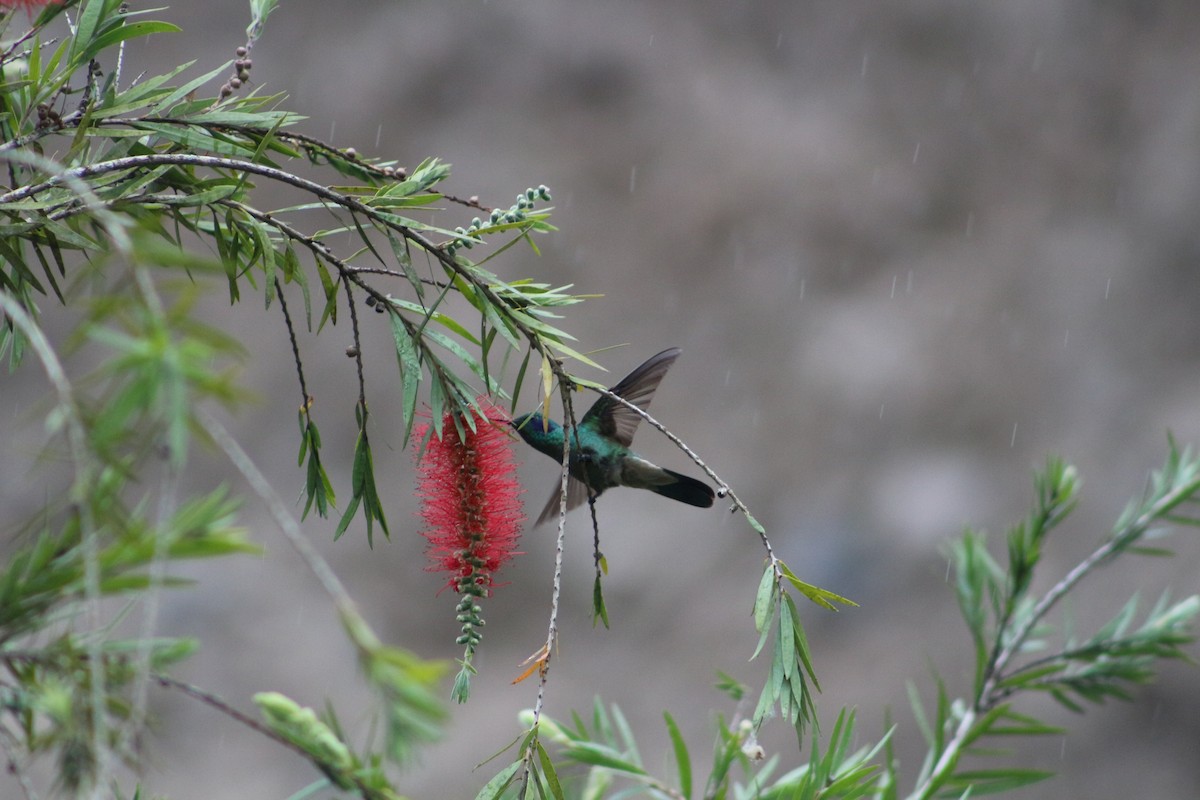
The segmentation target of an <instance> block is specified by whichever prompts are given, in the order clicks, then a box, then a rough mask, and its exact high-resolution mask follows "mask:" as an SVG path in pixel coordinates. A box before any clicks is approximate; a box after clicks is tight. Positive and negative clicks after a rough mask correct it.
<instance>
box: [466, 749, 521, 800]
mask: <svg viewBox="0 0 1200 800" xmlns="http://www.w3.org/2000/svg"><path fill="white" fill-rule="evenodd" d="M524 764H525V762H524V760H522V759H518V760H516V761H514V762H512V763H511V764H509V765H508V766H507V767H505V768H504V769H502V770H500V771H499V772H498V773H496V776H495V777H493V778H492V779H491V780H490V781H488V782H487V783H486V784H484V786H483V788H482V789H480V790H479V794H477V795H475V800H499V798H500V797H501V796H502V795H503V794H504V792H505V791H506V790H507V789H508V787H509V786H511V785H512V782H513V781H514V780H516V777H517V771H518V770H520V769H521V767H522V766H523V765H524Z"/></svg>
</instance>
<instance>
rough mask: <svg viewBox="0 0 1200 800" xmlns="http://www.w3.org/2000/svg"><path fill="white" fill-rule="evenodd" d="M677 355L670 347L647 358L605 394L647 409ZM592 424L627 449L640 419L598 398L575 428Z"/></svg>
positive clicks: (624, 409)
mask: <svg viewBox="0 0 1200 800" xmlns="http://www.w3.org/2000/svg"><path fill="white" fill-rule="evenodd" d="M681 352H683V351H681V350H680V349H679V348H678V347H672V348H670V349H667V350H663V351H662V352H661V353H659V354H658V355H654V356H650V358H648V359H646V361H645V362H644V363H643V364H642V365H641V366H640V367H638V368H637V369H635V370H634V371H633V372H631V373H629V374H628V375H626V376H625V377H624V378H623V379H622V380H621V382H620V383H618V384H617V385H616V386H614V387H612V388H611V389H609V391H610V392H612V393H613V394H615V395H617V396H618V397H623V398H625V399H626V400H628V401H629V402H631V403H633V404H634V405H635V406H637V407H638V408H640V409H642V410H645V409H647V408H649V407H650V400H651V399H653V397H654V392H655V390H656V389H658V384H659V383H661V382H662V379H663V376H664V375H666V374H667V370H669V369H670V368H671V365H672V364H674V363H675V359H677V358H679V354H680V353H681ZM592 420H595V421H596V422H595V424H597V426H598V430H599V431H600V433H602V434H604V435H605V436H611V437H613V438H615V439H616V440H617V441H618V442H620V443H621V444H622V445H624V446H625V447H629V446H630V445H631V444H633V434H634V432H635V431H636V430H637V426H638V423H639V422H641V421H642V418H641V416H640V415H638V414H637V413H635V412H634V411H631V410H630V409H628V408H626V407H625V406H623V405H621V404H620V403H618V402H617V401H616V400H613V399H612V398H611V397H603V396H602V397H601V398H600V399H599V400H597V401H596V402H595V404H594V405H592V407H591V408H589V409H588V412H587V413H586V414H584V415H583V419H582V420H581V421H580V423H579V424H580V425H581V426H586V425H588V424H589V423H591V422H592ZM568 499H569V493H568ZM582 499H583V500H586V499H587V492H586V491H584V493H583V498H582ZM581 502H582V500H581Z"/></svg>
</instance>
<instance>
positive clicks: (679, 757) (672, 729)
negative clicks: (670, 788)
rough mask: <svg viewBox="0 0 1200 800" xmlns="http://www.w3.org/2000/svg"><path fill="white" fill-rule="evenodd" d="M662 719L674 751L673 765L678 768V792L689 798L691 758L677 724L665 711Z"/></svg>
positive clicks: (690, 789)
mask: <svg viewBox="0 0 1200 800" xmlns="http://www.w3.org/2000/svg"><path fill="white" fill-rule="evenodd" d="M663 720H665V721H666V723H667V735H668V736H670V738H671V747H672V749H673V750H674V751H675V766H676V768H677V769H678V770H679V792H680V794H682V795H683V796H684V798H688V800H690V798H691V796H692V759H691V756H690V755H688V749H687V745H686V744H685V743H684V741H683V736H682V735H681V734H680V733H679V726H678V725H676V724H675V720H674V719H673V718H672V717H671V714H670V713H669V712H667V711H664V712H663Z"/></svg>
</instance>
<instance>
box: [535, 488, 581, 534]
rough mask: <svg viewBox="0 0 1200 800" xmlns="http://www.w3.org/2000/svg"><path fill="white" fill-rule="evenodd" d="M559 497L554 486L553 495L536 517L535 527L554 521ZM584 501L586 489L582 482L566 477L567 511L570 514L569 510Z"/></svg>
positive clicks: (559, 493)
mask: <svg viewBox="0 0 1200 800" xmlns="http://www.w3.org/2000/svg"><path fill="white" fill-rule="evenodd" d="M560 497H562V493H561V492H559V490H558V487H557V486H555V487H554V493H553V494H551V495H550V499H549V500H547V501H546V507H545V508H543V509H542V513H541V514H539V515H538V518H537V522H535V523H534V525H535V526H537V525H541V524H542V523H543V522H546V521H547V520H551V519H555V518H557V517H558V508H559V498H560ZM584 500H587V487H586V486H584V485H583V481H577V480H575V479H574V478H571V477H568V478H567V511H568V512H570V511H571V509H573V508H576V507H577V506H580V505H582V504H583V501H584Z"/></svg>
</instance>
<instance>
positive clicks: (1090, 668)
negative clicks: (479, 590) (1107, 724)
mask: <svg viewBox="0 0 1200 800" xmlns="http://www.w3.org/2000/svg"><path fill="white" fill-rule="evenodd" d="M1079 487H1080V481H1079V477H1078V475H1077V474H1076V472H1075V469H1074V468H1073V467H1071V466H1070V465H1067V464H1065V463H1063V462H1062V461H1060V460H1057V459H1052V460H1050V462H1049V463H1048V464H1047V467H1046V469H1045V470H1044V471H1042V472H1039V473H1037V474H1036V475H1035V476H1034V496H1035V502H1034V507H1033V509H1032V510H1031V512H1030V514H1029V516H1028V517H1027V518H1026V519H1025V520H1024V521H1022V522H1021V523H1019V524H1018V525H1016V526H1014V527H1013V528H1012V529H1011V530H1010V531H1009V534H1008V537H1007V542H1008V549H1007V561H1006V562H1005V563H1001V562H1000V561H998V560H997V559H996V558H994V557H993V556H992V555H991V554H990V553H989V552H988V550H987V549H986V537H985V536H984V535H983V534H982V533H979V532H976V531H972V530H967V531H965V532H964V534H963V535H962V536H961V537H960V538H959V539H957V540H955V541H954V542H952V543H951V544H950V546H949V553H950V556H951V560H952V565H953V568H954V588H955V593H956V596H957V599H958V604H959V608H960V609H961V611H962V615H963V619H964V620H965V621H966V623H967V628H968V630H969V633H970V641H971V643H972V649H973V652H974V653H975V656H976V671H975V680H974V681H973V682H972V686H971V691H970V692H969V693H967V694H966V695H965V696H963V697H957V698H956V697H952V695H951V693H950V690H949V688H948V687H947V686H946V684H945V683H944V682H943V681H942V680H941V679H937V680H936V681H935V685H936V697H935V702H934V704H933V705H934V707H933V709H932V712H930V711H929V710H927V709H926V707H925V704H924V703H923V702H922V701H921V698H920V695H919V692H918V690H917V689H916V687H915V686H910V688H909V695H910V700H911V702H912V706H913V715H914V718H915V722H916V727H917V729H918V731H919V732H920V734H921V735H922V737H923V738H924V740H925V744H926V748H927V753H926V757H925V760H924V763H923V764H922V766H921V768H920V770H919V771H918V773H917V775H915V776H914V783H913V788H912V790H911V792H910V793H909V794H907V795H904V796H906V797H908V798H910V799H912V800H916V798H932V797H966V796H975V795H982V794H994V793H1000V792H1006V791H1011V790H1013V789H1017V788H1020V787H1023V786H1028V785H1030V784H1032V783H1036V782H1039V781H1043V780H1046V779H1048V778H1050V777H1052V773H1050V772H1046V771H1043V770H1036V769H1029V768H1025V767H1021V766H1019V765H1004V766H991V765H989V766H984V767H980V766H975V762H977V761H980V760H985V761H988V762H992V761H994V759H995V758H996V756H997V755H1000V754H1003V752H1004V751H1003V750H998V749H997V748H996V747H995V746H994V742H995V741H997V740H1000V741H1005V742H1012V741H1014V740H1016V739H1017V738H1019V737H1039V736H1046V735H1062V734H1063V733H1064V732H1065V731H1064V730H1063V729H1062V728H1059V727H1057V726H1054V725H1050V724H1047V723H1045V722H1043V721H1042V720H1039V719H1037V718H1036V717H1034V716H1031V715H1029V714H1028V713H1026V712H1023V711H1020V710H1018V708H1017V707H1016V704H1017V702H1018V700H1019V699H1020V698H1021V697H1022V696H1023V695H1027V694H1029V693H1032V692H1045V693H1048V694H1049V695H1050V696H1052V697H1054V698H1055V699H1056V700H1058V701H1059V702H1060V703H1061V704H1063V705H1064V706H1065V707H1067V708H1069V709H1071V710H1073V711H1078V712H1080V713H1082V712H1084V711H1086V705H1087V704H1088V703H1099V702H1103V701H1104V700H1105V699H1107V698H1110V697H1113V698H1118V699H1123V700H1128V699H1131V698H1132V692H1131V689H1132V688H1133V687H1134V686H1137V685H1141V684H1146V683H1149V682H1151V681H1152V680H1153V679H1154V667H1155V665H1156V663H1157V662H1158V661H1160V660H1161V659H1179V658H1187V653H1186V651H1185V650H1184V648H1185V647H1186V646H1187V645H1189V644H1191V643H1192V642H1194V641H1195V633H1194V626H1195V620H1196V617H1197V615H1198V614H1200V597H1198V596H1191V597H1188V598H1186V599H1184V600H1182V601H1179V602H1171V601H1170V600H1169V599H1168V598H1167V597H1166V596H1165V595H1164V596H1163V597H1162V598H1160V599H1159V600H1158V601H1157V602H1156V603H1155V604H1154V606H1153V607H1152V608H1151V609H1150V610H1149V611H1148V612H1147V613H1146V614H1144V615H1143V616H1142V617H1141V621H1140V623H1139V622H1138V618H1139V615H1138V611H1137V609H1138V605H1139V604H1138V599H1137V597H1134V598H1132V599H1130V600H1129V601H1128V602H1127V603H1125V604H1123V605H1122V606H1121V607H1120V608H1119V609H1118V610H1117V611H1116V613H1115V614H1114V616H1113V617H1112V618H1111V619H1110V620H1109V621H1108V622H1107V623H1105V624H1103V625H1101V626H1099V627H1098V628H1097V629H1096V630H1095V631H1094V632H1093V633H1091V634H1090V635H1088V636H1086V637H1082V638H1081V637H1077V636H1076V635H1074V634H1072V633H1065V632H1064V633H1062V634H1061V636H1060V637H1059V638H1060V640H1061V641H1060V642H1059V643H1058V644H1051V642H1052V641H1053V640H1054V638H1055V635H1056V634H1057V633H1058V629H1057V628H1056V626H1054V625H1052V624H1051V623H1050V621H1049V620H1048V619H1047V615H1048V613H1049V612H1050V611H1051V609H1052V608H1053V607H1054V606H1055V605H1056V604H1057V603H1058V601H1059V600H1061V599H1062V598H1063V597H1064V596H1066V595H1067V594H1068V593H1069V592H1070V591H1072V590H1073V589H1074V588H1075V587H1076V586H1077V585H1078V583H1079V582H1080V581H1081V580H1082V579H1083V578H1084V577H1086V576H1087V575H1089V574H1091V573H1092V572H1094V571H1096V570H1097V569H1098V568H1100V567H1101V566H1104V565H1106V564H1108V563H1110V562H1112V561H1114V560H1116V559H1118V558H1119V557H1121V556H1122V555H1124V554H1151V555H1162V554H1164V551H1163V550H1161V549H1157V548H1156V549H1153V550H1149V549H1147V548H1145V547H1144V546H1143V544H1142V543H1143V541H1144V540H1145V539H1146V538H1147V537H1148V536H1149V535H1151V534H1152V533H1153V534H1155V535H1159V536H1161V534H1162V529H1161V528H1159V527H1158V526H1161V525H1168V524H1175V525H1187V526H1195V525H1196V524H1197V519H1196V518H1195V517H1193V516H1190V515H1186V514H1183V513H1181V512H1180V509H1185V508H1191V507H1192V506H1194V504H1195V503H1196V502H1197V500H1200V459H1197V458H1196V457H1195V456H1194V455H1193V454H1192V453H1191V452H1190V451H1189V450H1186V449H1185V450H1180V449H1178V448H1176V447H1175V444H1174V442H1172V443H1171V446H1170V450H1169V453H1168V456H1167V461H1166V464H1165V465H1164V467H1163V468H1162V469H1161V470H1159V471H1157V472H1155V473H1154V474H1153V475H1152V476H1151V479H1150V482H1149V487H1148V489H1147V491H1146V493H1145V494H1144V495H1143V496H1142V497H1140V498H1138V499H1136V500H1134V501H1133V502H1132V503H1131V504H1130V505H1129V507H1128V508H1127V509H1126V510H1125V512H1124V513H1123V514H1122V515H1121V517H1120V519H1119V520H1118V522H1117V524H1116V526H1115V527H1114V530H1113V532H1112V534H1111V535H1110V536H1109V537H1108V538H1106V539H1105V540H1104V541H1103V542H1102V543H1101V544H1100V545H1099V546H1098V547H1097V548H1096V550H1095V551H1093V553H1092V554H1091V555H1089V556H1088V557H1087V558H1085V559H1084V560H1083V561H1082V562H1080V563H1079V564H1078V565H1076V566H1075V567H1074V568H1073V569H1072V570H1070V571H1069V572H1068V573H1067V574H1066V575H1065V576H1064V577H1062V578H1061V579H1060V580H1058V581H1057V582H1056V583H1055V584H1054V585H1053V586H1052V587H1051V588H1050V590H1049V591H1047V592H1046V593H1045V594H1043V595H1041V596H1040V597H1034V596H1032V595H1031V593H1030V592H1031V587H1032V586H1033V583H1034V577H1035V575H1036V573H1037V568H1038V566H1039V564H1040V561H1041V554H1042V552H1043V548H1044V546H1045V544H1046V542H1047V537H1048V535H1049V534H1050V532H1052V531H1053V530H1054V529H1055V528H1056V527H1058V526H1059V525H1060V524H1061V523H1062V522H1063V520H1064V519H1065V518H1066V517H1067V516H1068V515H1069V514H1070V512H1071V511H1072V510H1073V509H1074V508H1075V507H1076V505H1077V504H1078V502H1079ZM793 577H794V576H792V574H791V571H790V570H788V568H787V567H786V565H783V564H782V562H778V565H776V564H772V563H768V565H767V569H766V570H765V571H764V573H763V576H762V579H761V580H760V583H759V589H758V592H757V594H756V598H755V603H754V609H753V617H754V621H755V625H756V627H757V628H758V630H759V632H760V641H759V645H758V649H757V651H756V653H755V655H758V653H760V652H763V651H764V650H766V642H767V641H768V640H771V641H772V642H773V645H772V650H773V656H772V663H771V668H770V674H769V677H768V679H767V681H766V684H765V685H764V687H763V690H762V693H761V695H760V699H759V702H758V706H757V708H756V711H755V714H754V716H753V718H752V719H746V720H741V721H739V722H736V723H734V724H726V723H725V722H724V721H723V720H721V719H720V718H718V720H717V725H716V732H715V733H716V735H715V738H714V746H713V759H712V764H711V766H710V767H709V777H708V779H707V781H706V783H705V788H704V792H703V794H702V795H699V796H702V797H704V798H713V799H714V800H716V799H717V798H737V799H738V800H743V799H744V800H750V798H755V800H758V799H759V798H772V799H773V798H778V799H780V800H782V798H788V799H789V800H793V799H795V798H804V799H805V800H807V799H808V798H813V799H815V798H866V797H870V798H876V799H877V800H894V798H898V797H900V796H901V793H900V782H901V776H900V774H899V770H898V768H897V764H896V760H895V756H894V753H893V746H894V742H895V739H896V737H897V736H898V735H899V730H898V728H897V727H895V726H893V725H890V724H889V727H888V730H887V732H886V733H885V735H884V736H883V737H881V738H880V739H879V740H878V741H876V742H875V743H873V744H870V745H864V746H861V747H857V748H856V747H854V742H856V741H857V740H858V738H859V735H858V734H857V733H856V731H855V713H854V711H853V710H852V709H843V710H842V711H841V712H840V713H839V714H838V716H837V719H836V720H835V722H834V724H833V726H832V728H831V729H830V730H829V732H828V734H822V733H821V732H817V733H815V734H814V735H813V736H812V737H811V745H810V748H811V749H810V753H809V758H808V761H807V762H806V763H803V764H800V765H799V766H796V767H793V768H791V769H789V770H787V771H786V772H783V773H782V774H778V773H779V771H780V768H781V764H782V763H783V762H784V756H783V755H779V754H777V755H772V756H770V757H767V756H766V754H765V752H764V751H763V749H762V748H761V747H760V746H759V745H758V744H757V741H756V738H757V737H756V733H757V730H758V727H759V726H760V725H761V724H762V722H763V719H764V717H765V716H767V713H768V712H769V710H770V709H771V708H773V707H778V708H779V709H780V716H782V717H784V718H785V719H787V720H788V721H789V722H791V723H792V724H793V725H795V726H797V727H798V726H799V725H800V724H801V723H802V721H803V720H805V719H808V718H810V717H811V718H815V708H814V707H813V700H812V696H811V694H810V690H809V685H810V684H811V686H812V687H813V688H816V677H815V674H814V673H813V670H812V663H811V655H810V653H809V650H808V646H807V643H805V642H804V640H803V632H802V629H801V628H800V626H799V624H798V615H797V609H796V606H795V604H794V602H793V601H792V599H791V597H790V596H789V595H788V594H786V593H785V592H783V591H782V590H781V588H780V586H781V583H783V582H786V583H787V584H789V585H792V586H794V587H795V588H797V589H799V590H800V591H802V592H803V593H804V594H805V595H806V596H808V597H810V599H813V600H814V602H817V603H818V604H822V605H823V603H821V600H820V599H818V598H821V599H823V600H825V601H827V602H831V603H832V602H838V603H844V602H848V601H846V600H844V599H843V598H840V597H837V596H836V595H833V594H832V593H828V592H826V591H825V590H818V589H815V587H813V591H811V592H809V591H805V590H804V589H803V588H802V587H801V586H797V585H796V581H795V580H793ZM796 580H798V579H796ZM801 583H802V582H801ZM1062 630H1063V631H1069V630H1070V628H1069V627H1066V626H1064V627H1063V628H1062ZM1035 634H1036V636H1035ZM718 688H720V689H721V690H722V691H724V692H726V693H728V694H729V695H730V696H731V697H732V698H733V699H734V700H735V701H736V700H740V699H741V698H742V696H743V695H744V692H745V687H743V686H741V684H739V683H738V682H737V681H735V680H733V679H732V678H730V677H729V676H728V675H724V674H722V675H721V676H720V680H719V681H718ZM665 720H666V742H667V744H668V745H669V747H670V751H671V753H672V754H673V759H674V763H675V765H676V773H675V774H674V775H672V776H669V777H663V776H658V775H655V774H654V773H652V772H650V771H648V770H647V769H646V768H645V766H644V764H643V761H642V758H641V755H640V753H639V750H638V745H637V742H636V740H635V739H634V736H633V733H632V731H630V730H629V727H628V725H627V724H625V722H624V718H623V717H622V716H621V714H620V711H619V709H616V708H613V709H612V710H611V711H609V710H606V709H605V707H604V706H603V705H602V704H601V703H600V701H599V700H597V701H596V705H595V707H594V709H593V715H592V723H591V725H590V726H589V725H586V724H585V723H584V722H583V721H582V720H581V719H580V718H579V717H578V716H575V717H574V718H573V724H572V726H564V725H561V724H559V723H557V722H554V721H553V720H551V719H548V718H547V717H546V716H544V715H542V716H541V717H540V718H537V719H536V720H535V717H534V716H533V715H526V716H523V718H522V720H521V721H522V723H523V724H525V725H526V726H528V729H527V732H526V737H527V741H528V739H529V737H533V736H536V735H540V737H541V738H542V739H544V740H546V742H547V743H549V744H551V745H553V746H554V752H555V756H556V758H557V759H558V764H557V766H555V765H553V764H552V765H541V764H533V763H532V761H531V759H529V758H528V757H527V755H526V757H523V758H521V759H518V760H517V761H516V762H514V763H512V764H510V765H508V767H506V768H505V770H504V771H502V773H501V774H502V775H504V776H506V778H505V780H503V781H499V780H493V782H491V783H489V784H488V787H487V788H485V790H484V791H483V792H481V793H480V795H479V797H480V798H485V797H489V798H490V797H509V796H514V797H521V798H532V797H541V796H544V792H543V793H542V794H539V792H542V789H541V787H542V786H543V785H544V783H545V776H546V775H547V774H548V773H549V772H550V771H551V770H553V771H554V774H555V775H563V774H568V770H569V769H571V768H572V767H581V768H583V769H584V770H585V772H584V773H583V774H582V775H575V774H571V775H570V777H568V778H567V779H565V780H563V781H562V783H561V785H562V786H564V787H566V788H565V789H564V791H563V792H562V794H561V795H559V794H555V795H554V796H555V797H559V796H562V797H571V798H576V797H578V798H596V797H607V796H628V795H633V794H637V796H646V797H660V798H672V799H673V800H677V799H678V798H690V797H693V796H696V795H695V792H694V790H695V788H696V782H695V780H694V777H693V775H694V773H693V768H692V758H691V755H690V752H689V749H688V747H687V744H686V742H685V738H684V736H683V733H682V731H681V730H680V729H679V727H678V726H677V725H676V723H675V721H674V719H673V718H672V717H671V716H670V715H669V714H668V715H666V716H665ZM989 743H990V746H985V745H987V744H989ZM522 752H523V753H526V754H527V753H528V751H527V750H522ZM735 768H738V769H740V771H741V774H742V775H743V778H742V780H741V781H740V782H739V781H738V780H736V779H735V777H734V773H735V771H736V770H735ZM522 775H525V776H526V777H525V779H524V781H522V780H521V779H520V778H521V776H522ZM556 780H557V779H556ZM622 784H625V785H633V786H636V787H638V789H637V790H636V791H634V790H622V789H618V788H617V787H619V786H621V785H622ZM506 790H507V791H508V792H509V794H505V793H504V792H505V791H506ZM545 796H548V795H545Z"/></svg>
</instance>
